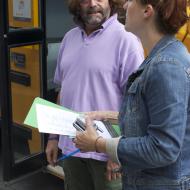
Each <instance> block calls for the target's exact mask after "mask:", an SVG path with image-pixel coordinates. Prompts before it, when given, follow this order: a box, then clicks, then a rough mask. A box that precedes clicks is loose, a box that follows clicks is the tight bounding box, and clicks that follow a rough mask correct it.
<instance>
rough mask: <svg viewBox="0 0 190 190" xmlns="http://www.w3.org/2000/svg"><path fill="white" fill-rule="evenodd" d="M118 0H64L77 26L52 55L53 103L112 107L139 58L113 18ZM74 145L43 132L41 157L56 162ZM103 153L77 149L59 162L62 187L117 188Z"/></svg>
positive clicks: (80, 108) (134, 42) (133, 41)
mask: <svg viewBox="0 0 190 190" xmlns="http://www.w3.org/2000/svg"><path fill="white" fill-rule="evenodd" d="M121 7H122V1H120V0H70V1H69V10H70V12H71V14H73V16H74V21H75V23H76V24H77V25H78V27H76V28H74V29H72V30H70V31H69V32H68V33H67V34H66V35H65V37H64V39H63V41H62V43H61V46H60V51H59V55H58V60H57V68H56V72H55V78H54V81H55V83H57V84H59V85H60V86H61V89H60V92H59V96H58V104H60V105H62V106H65V107H67V108H69V109H72V110H74V111H77V112H90V111H104V110H110V111H118V110H119V107H120V104H121V100H122V98H123V93H124V88H125V87H124V84H125V82H126V81H127V79H128V76H129V75H130V74H131V73H132V72H134V71H135V70H136V69H137V68H138V67H139V65H140V64H141V63H142V61H143V59H144V54H143V48H142V46H141V43H140V42H139V40H138V39H137V38H136V36H134V35H133V34H132V33H129V32H128V33H127V32H126V31H125V29H124V26H123V25H122V24H121V23H120V22H119V21H118V19H117V17H118V14H117V13H118V10H119V9H120V8H121ZM58 147H59V148H60V149H61V150H62V153H63V154H68V153H70V152H72V151H74V150H76V147H75V146H74V144H73V142H72V140H71V139H70V138H68V137H65V136H59V137H57V136H55V135H53V134H50V135H49V140H48V144H47V148H46V155H47V160H48V162H49V163H50V164H51V165H54V164H55V163H56V159H57V150H58ZM108 160H109V158H108V156H107V155H106V154H101V153H98V152H90V153H82V152H79V153H77V154H75V155H73V156H72V157H69V158H68V159H66V160H64V161H63V169H64V173H65V190H105V189H109V190H112V189H115V190H117V189H118V190H119V189H121V181H120V179H119V177H120V174H119V173H115V172H113V171H116V170H115V168H118V167H119V166H118V165H117V164H115V163H113V162H111V161H108Z"/></svg>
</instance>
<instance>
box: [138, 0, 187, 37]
mask: <svg viewBox="0 0 190 190" xmlns="http://www.w3.org/2000/svg"><path fill="white" fill-rule="evenodd" d="M137 1H139V2H140V3H141V4H142V5H147V4H151V5H152V6H153V8H154V10H155V12H156V14H157V16H156V22H157V27H158V29H159V31H160V32H162V33H164V34H176V33H177V31H178V30H179V29H180V27H181V26H183V25H184V24H185V22H186V21H187V19H188V16H187V11H186V8H187V3H188V2H187V0H137Z"/></svg>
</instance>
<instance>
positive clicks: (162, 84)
mask: <svg viewBox="0 0 190 190" xmlns="http://www.w3.org/2000/svg"><path fill="white" fill-rule="evenodd" d="M146 75H147V76H146V82H145V84H144V87H143V90H142V93H141V94H142V95H141V97H140V98H142V99H144V100H143V101H144V103H145V105H146V110H147V115H148V116H147V115H146V117H145V118H149V121H148V125H147V126H146V134H145V135H144V136H140V135H139V136H138V135H137V136H136V137H124V136H123V137H122V138H121V139H120V140H119V143H118V147H117V153H118V158H119V161H120V162H121V163H122V164H125V165H126V167H129V168H133V169H137V170H138V169H140V170H142V169H148V168H157V167H163V166H167V165H169V164H171V163H173V162H175V161H176V159H177V158H178V156H179V154H180V149H181V147H182V142H183V139H184V134H185V130H186V121H187V105H188V96H189V88H190V87H189V78H188V77H187V75H186V73H185V70H184V68H183V66H182V65H180V64H179V63H177V62H174V61H170V62H167V61H160V62H156V63H153V64H151V66H150V67H149V70H148V72H147V74H146ZM142 96H143V97H142ZM139 109H140V108H139ZM139 112H140V110H139ZM139 127H141V123H140V124H139Z"/></svg>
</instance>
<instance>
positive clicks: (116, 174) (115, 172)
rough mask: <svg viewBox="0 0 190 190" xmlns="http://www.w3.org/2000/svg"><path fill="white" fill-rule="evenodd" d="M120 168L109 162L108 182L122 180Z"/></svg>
mask: <svg viewBox="0 0 190 190" xmlns="http://www.w3.org/2000/svg"><path fill="white" fill-rule="evenodd" d="M119 168H120V166H119V165H118V164H116V163H115V162H112V161H111V160H108V162H107V171H106V178H107V180H108V181H111V180H116V179H117V178H121V173H120V170H119Z"/></svg>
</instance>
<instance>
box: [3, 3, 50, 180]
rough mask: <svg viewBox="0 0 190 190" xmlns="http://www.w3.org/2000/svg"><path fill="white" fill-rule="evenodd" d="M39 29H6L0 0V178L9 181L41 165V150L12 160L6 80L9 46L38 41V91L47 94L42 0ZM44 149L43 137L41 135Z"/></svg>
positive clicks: (44, 24)
mask: <svg viewBox="0 0 190 190" xmlns="http://www.w3.org/2000/svg"><path fill="white" fill-rule="evenodd" d="M39 12H40V14H39V16H40V19H39V21H40V26H41V27H40V28H31V29H17V30H11V31H10V30H9V19H8V15H9V14H8V0H0V102H1V118H0V120H1V121H0V127H1V141H2V161H3V164H2V166H3V180H4V181H10V180H12V179H14V178H16V177H19V176H21V175H24V174H26V173H28V172H31V171H35V170H37V169H39V168H41V167H42V166H43V165H44V164H45V155H44V150H43V152H42V153H39V154H38V155H34V156H31V157H29V158H26V159H25V160H22V161H21V162H18V163H15V162H14V157H13V146H12V136H11V133H12V127H11V126H12V123H13V122H12V103H11V81H10V60H9V59H10V58H9V49H10V48H11V47H17V46H21V45H28V44H32V43H33V44H36V43H39V44H40V45H41V47H42V50H41V76H42V77H41V80H42V81H41V84H42V88H41V91H42V92H41V94H42V97H43V98H46V95H47V68H46V67H47V66H46V65H47V64H46V54H47V50H46V14H45V0H39ZM42 145H43V149H44V136H43V135H42Z"/></svg>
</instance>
